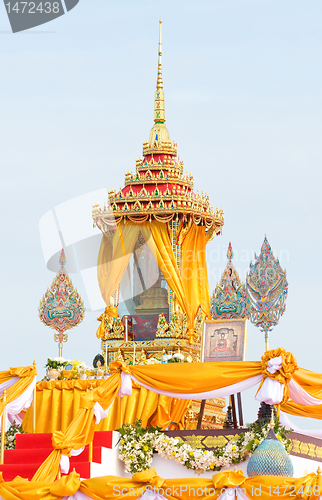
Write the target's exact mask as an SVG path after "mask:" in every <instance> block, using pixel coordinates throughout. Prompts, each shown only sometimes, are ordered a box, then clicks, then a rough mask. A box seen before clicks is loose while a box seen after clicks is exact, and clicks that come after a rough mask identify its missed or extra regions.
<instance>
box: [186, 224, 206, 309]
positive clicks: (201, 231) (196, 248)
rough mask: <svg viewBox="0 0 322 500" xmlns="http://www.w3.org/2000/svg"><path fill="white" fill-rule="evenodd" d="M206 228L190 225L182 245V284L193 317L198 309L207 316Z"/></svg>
mask: <svg viewBox="0 0 322 500" xmlns="http://www.w3.org/2000/svg"><path fill="white" fill-rule="evenodd" d="M205 231H206V228H205V226H196V225H195V224H192V225H191V228H190V229H189V231H188V233H187V235H186V236H185V238H184V240H183V243H182V263H181V266H182V271H181V276H182V282H183V287H184V290H185V294H186V297H187V301H188V305H189V308H190V309H191V311H192V314H193V317H195V316H196V314H197V312H198V309H199V307H201V310H202V312H203V313H204V315H205V316H208V315H209V304H210V297H209V284H208V276H207V263H206V232H205Z"/></svg>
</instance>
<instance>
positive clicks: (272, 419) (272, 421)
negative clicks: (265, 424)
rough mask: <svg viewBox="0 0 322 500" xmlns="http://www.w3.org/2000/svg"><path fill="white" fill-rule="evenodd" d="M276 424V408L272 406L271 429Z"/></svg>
mask: <svg viewBox="0 0 322 500" xmlns="http://www.w3.org/2000/svg"><path fill="white" fill-rule="evenodd" d="M274 425H275V419H274V408H272V413H271V421H270V423H269V426H270V428H271V429H274Z"/></svg>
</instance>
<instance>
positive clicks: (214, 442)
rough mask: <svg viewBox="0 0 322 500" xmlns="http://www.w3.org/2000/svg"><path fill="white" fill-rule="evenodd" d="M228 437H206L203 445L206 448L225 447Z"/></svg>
mask: <svg viewBox="0 0 322 500" xmlns="http://www.w3.org/2000/svg"><path fill="white" fill-rule="evenodd" d="M228 437H229V436H207V437H206V439H204V442H203V443H204V445H205V446H207V448H219V447H221V446H225V444H226V443H227V442H228V439H227V438H228Z"/></svg>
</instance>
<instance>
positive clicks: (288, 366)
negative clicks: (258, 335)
mask: <svg viewBox="0 0 322 500" xmlns="http://www.w3.org/2000/svg"><path fill="white" fill-rule="evenodd" d="M280 356H281V357H282V367H281V368H280V369H279V370H277V371H275V372H274V373H271V372H270V371H269V370H268V362H269V361H270V360H271V359H272V358H278V357H280ZM297 370H298V366H297V361H296V359H295V358H294V356H293V354H292V353H290V352H287V351H285V349H283V348H282V347H278V348H277V349H273V350H272V351H267V352H265V354H264V356H262V373H263V380H262V382H261V384H260V386H259V388H258V390H259V389H260V388H261V387H262V385H263V383H264V381H265V379H266V378H267V377H269V378H271V379H273V380H276V381H277V382H279V383H280V384H282V385H284V391H283V400H282V403H285V402H286V401H287V400H288V399H289V391H288V383H289V381H290V380H291V378H292V375H293V374H294V373H295V372H296V371H297ZM257 392H258V391H257Z"/></svg>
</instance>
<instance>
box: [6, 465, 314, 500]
mask: <svg viewBox="0 0 322 500" xmlns="http://www.w3.org/2000/svg"><path fill="white" fill-rule="evenodd" d="M229 488H236V489H237V492H238V488H240V489H241V490H242V492H243V493H244V498H245V496H246V497H247V498H249V499H250V500H258V499H259V498H262V499H264V500H270V499H272V498H276V499H281V498H284V499H287V500H292V499H296V498H303V499H305V500H318V499H319V498H320V497H321V492H322V477H321V474H320V472H317V473H314V472H311V473H310V474H307V475H306V476H303V477H300V478H293V477H279V476H257V477H247V478H246V477H245V476H244V474H243V472H242V470H238V471H237V470H236V471H231V470H227V471H223V472H219V473H217V474H214V475H213V476H212V477H211V478H203V477H193V478H180V479H164V478H162V477H160V476H158V475H157V473H156V471H155V469H153V468H151V469H148V470H146V471H143V472H138V473H136V474H133V476H132V478H125V477H118V476H103V477H94V478H91V479H85V480H81V479H80V476H79V474H77V473H76V472H75V471H73V472H71V473H70V474H69V475H68V476H63V477H62V478H61V479H59V480H57V481H49V480H47V481H42V482H40V483H39V482H37V483H35V482H34V481H27V480H26V479H22V478H21V477H19V476H18V477H17V478H15V479H14V480H13V481H11V482H5V481H3V479H2V477H1V476H0V496H1V498H3V499H4V500H29V499H30V500H60V499H63V498H71V496H72V495H75V494H76V493H77V492H78V491H80V492H81V493H83V494H84V495H87V497H85V498H89V499H95V500H121V499H124V498H128V499H129V500H130V499H132V500H136V499H138V498H140V497H141V496H142V495H143V494H144V492H145V491H147V490H148V489H149V490H150V491H151V490H152V491H153V492H156V493H159V494H160V495H161V496H163V497H164V498H166V499H169V500H189V499H191V498H199V499H200V500H209V499H210V498H211V499H213V500H217V499H218V498H219V497H220V496H221V495H223V494H224V492H225V491H226V490H227V489H229ZM235 492H236V490H229V491H228V492H227V493H228V495H229V498H232V499H234V498H235V497H236V495H235ZM151 494H152V493H151Z"/></svg>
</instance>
